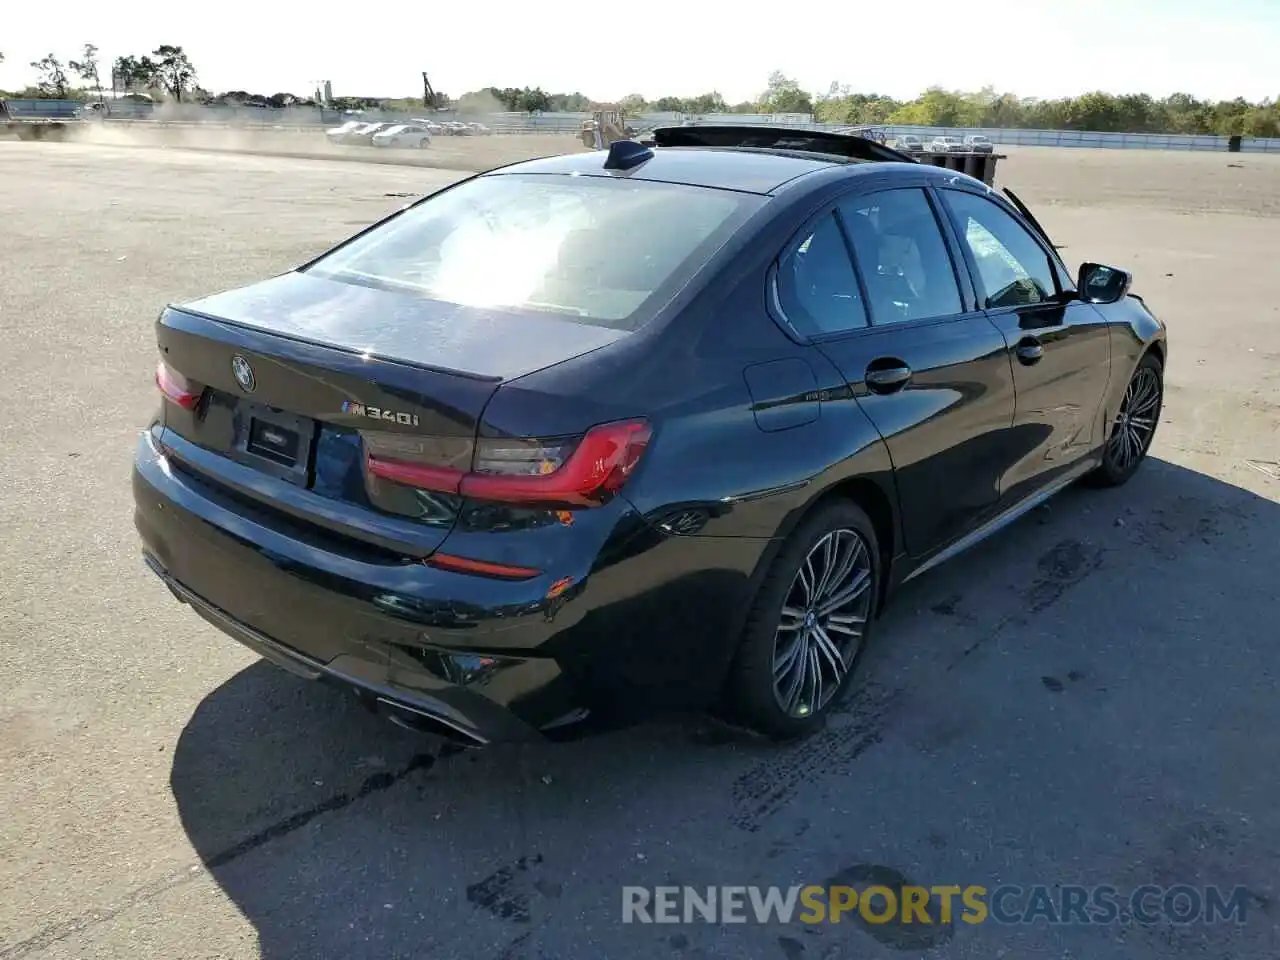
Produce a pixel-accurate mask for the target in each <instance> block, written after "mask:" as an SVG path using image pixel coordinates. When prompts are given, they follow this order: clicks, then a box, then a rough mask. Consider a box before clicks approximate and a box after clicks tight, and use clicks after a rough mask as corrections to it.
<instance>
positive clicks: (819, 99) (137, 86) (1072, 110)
mask: <svg viewBox="0 0 1280 960" xmlns="http://www.w3.org/2000/svg"><path fill="white" fill-rule="evenodd" d="M3 59H4V55H3V53H0V61H3ZM31 68H32V69H33V70H34V71H35V72H36V78H37V79H36V83H35V84H34V85H33V86H31V87H28V88H27V89H26V90H23V91H19V92H18V93H17V94H16V95H17V96H36V97H53V98H60V99H88V98H89V97H91V96H93V95H94V94H95V93H96V94H98V95H100V94H101V92H102V89H103V79H102V77H101V76H100V73H99V67H98V48H97V47H96V46H94V45H93V44H91V43H89V44H85V45H84V48H83V51H82V53H81V55H80V57H79V58H77V59H75V60H68V61H67V62H66V63H65V64H64V63H63V62H62V61H60V60H59V59H58V58H57V57H55V56H54V55H53V54H52V53H50V54H49V55H47V56H45V57H43V58H41V59H40V60H35V61H32V63H31ZM72 77H75V78H77V79H78V80H79V81H80V86H76V85H73V83H72ZM107 82H108V84H109V86H110V88H111V89H112V90H113V91H115V92H116V93H117V94H126V95H127V94H135V95H143V96H146V97H148V98H150V99H172V100H176V101H179V102H184V101H187V102H196V103H236V104H243V105H247V106H259V107H285V106H292V105H295V104H307V105H314V104H316V103H317V102H318V101H319V100H320V92H319V91H316V92H315V94H314V96H305V97H299V96H295V95H293V94H291V93H275V94H271V95H270V96H263V95H259V94H251V93H248V92H246V91H243V90H232V91H229V92H226V93H223V94H219V95H217V96H214V95H213V94H211V93H209V92H208V91H207V90H204V89H202V88H201V87H200V86H199V82H198V79H197V74H196V69H195V67H194V65H193V64H192V63H191V60H190V58H189V57H188V56H187V54H186V53H185V52H184V51H183V49H182V47H180V46H174V45H169V44H162V45H161V46H159V47H157V48H156V49H155V50H153V51H152V52H151V53H149V54H142V55H126V56H121V57H117V58H116V59H115V61H114V62H113V63H112V65H111V72H110V75H109V76H108V77H107ZM330 106H332V107H334V108H336V109H357V108H372V107H383V108H391V109H404V110H412V109H414V108H415V107H418V106H423V107H429V108H450V109H454V110H458V111H460V112H463V113H467V112H470V113H486V112H495V111H502V110H505V111H510V112H516V113H536V112H546V113H552V112H564V113H577V112H582V111H588V110H593V109H597V108H607V109H618V110H621V111H623V112H624V113H626V114H628V115H636V114H642V113H684V114H711V113H742V114H749V113H794V114H804V115H812V116H814V117H815V118H816V119H817V120H820V121H826V122H831V123H842V124H849V125H851V126H852V125H861V124H867V125H877V124H886V125H912V126H929V127H995V128H1011V129H1026V130H1096V131H1101V132H1117V133H1172V134H1217V135H1219V136H1234V135H1241V136H1246V137H1276V136H1280V103H1278V102H1277V101H1276V100H1270V99H1269V100H1263V101H1261V102H1258V103H1252V102H1250V101H1248V100H1245V99H1244V98H1243V97H1237V98H1235V99H1234V100H1220V101H1210V100H1200V99H1198V98H1196V97H1194V96H1192V95H1191V94H1187V93H1175V94H1171V95H1170V96H1167V97H1161V98H1156V97H1153V96H1151V95H1149V94H1145V93H1133V94H1112V93H1103V92H1092V93H1084V94H1081V95H1080V96H1077V97H1063V98H1059V99H1048V100H1045V99H1037V98H1032V97H1018V96H1016V95H1014V94H1011V93H997V92H996V90H995V89H994V88H992V87H986V88H984V89H982V90H979V91H977V92H974V93H966V92H962V91H955V90H945V89H943V88H941V87H930V88H929V89H928V90H926V91H925V92H924V93H922V94H921V95H920V96H918V97H916V98H915V99H913V100H897V99H895V98H893V97H890V96H887V95H885V94H878V93H860V92H855V91H854V90H853V89H852V88H851V87H850V86H848V85H847V84H839V83H832V84H831V85H830V87H829V88H828V89H827V90H826V92H825V93H821V94H814V93H810V92H808V91H806V90H804V89H803V88H802V87H801V86H800V84H799V83H798V82H797V81H796V80H794V79H792V78H790V77H787V76H785V75H784V74H783V73H781V72H779V71H774V72H773V73H772V74H770V75H769V79H768V83H767V86H766V88H765V90H764V91H763V92H762V93H761V94H760V95H759V96H758V97H757V98H756V99H754V100H749V101H743V102H740V103H733V104H730V103H727V102H726V101H725V99H724V97H723V96H721V94H720V93H718V92H716V91H711V92H710V93H703V94H699V95H698V96H694V97H677V96H666V97H659V98H658V99H656V100H649V99H647V98H646V97H645V96H644V95H642V94H639V93H633V94H631V95H629V96H626V97H623V98H622V99H621V100H620V101H618V102H616V103H601V102H599V101H596V100H593V99H592V98H591V97H589V96H587V95H586V94H583V93H578V92H575V93H551V92H548V91H546V90H543V89H542V88H541V87H484V88H482V89H480V90H473V91H470V92H468V93H464V94H463V95H462V96H460V97H459V98H457V99H456V100H451V99H450V98H449V97H448V96H447V95H446V94H437V95H436V100H435V102H433V103H431V104H426V103H424V102H423V100H422V99H421V98H418V99H414V98H402V99H397V100H377V99H368V98H351V97H348V98H338V99H335V100H334V101H332V102H331V103H330Z"/></svg>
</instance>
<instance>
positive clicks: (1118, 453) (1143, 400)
mask: <svg viewBox="0 0 1280 960" xmlns="http://www.w3.org/2000/svg"><path fill="white" fill-rule="evenodd" d="M1163 407H1164V366H1163V365H1162V364H1161V363H1160V359H1159V357H1157V356H1156V355H1155V354H1154V353H1148V354H1147V355H1146V356H1144V357H1143V358H1142V359H1141V360H1139V361H1138V365H1137V367H1135V368H1134V371H1133V376H1132V377H1130V378H1129V385H1128V386H1127V387H1125V391H1124V398H1123V399H1122V400H1121V402H1120V409H1119V410H1118V411H1117V412H1116V417H1115V420H1113V421H1112V423H1111V431H1110V433H1108V435H1107V442H1106V445H1105V446H1104V447H1103V448H1102V463H1101V464H1099V465H1098V467H1097V468H1096V469H1094V470H1093V471H1092V472H1090V473H1088V474H1087V475H1086V476H1085V478H1084V480H1085V482H1086V483H1087V484H1088V485H1089V486H1091V487H1118V486H1121V485H1122V484H1125V483H1128V482H1129V478H1130V477H1132V476H1133V475H1134V474H1135V473H1137V472H1138V467H1140V466H1142V461H1143V460H1145V459H1146V458H1147V451H1148V450H1150V449H1151V441H1152V440H1154V439H1155V435H1156V428H1157V427H1158V426H1159V424H1160V411H1161V409H1162V408H1163Z"/></svg>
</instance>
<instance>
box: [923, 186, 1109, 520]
mask: <svg viewBox="0 0 1280 960" xmlns="http://www.w3.org/2000/svg"><path fill="white" fill-rule="evenodd" d="M939 193H940V195H941V196H942V197H943V198H944V201H945V204H946V206H947V208H948V209H949V210H950V212H951V216H952V219H953V222H954V224H955V228H956V231H957V233H958V234H959V237H960V243H961V247H962V248H963V250H964V253H965V257H966V260H967V261H968V265H969V268H970V271H971V273H972V275H973V282H974V285H975V286H976V287H977V291H978V296H979V298H980V303H981V305H982V306H983V307H984V308H985V309H986V311H987V316H989V317H990V318H991V322H992V323H994V324H995V325H996V326H997V327H998V328H999V329H1000V332H1001V334H1002V335H1003V336H1004V340H1005V346H1006V349H1007V350H1008V351H1009V358H1010V363H1011V366H1012V369H1013V379H1014V386H1015V388H1016V392H1017V408H1016V413H1015V415H1014V427H1015V433H1017V434H1019V435H1020V436H1021V437H1023V439H1024V440H1025V446H1024V449H1023V450H1022V451H1021V453H1020V455H1019V456H1018V457H1016V459H1015V460H1014V461H1013V462H1012V463H1011V464H1010V465H1009V467H1008V469H1007V470H1006V472H1005V474H1004V476H1003V477H1002V478H1001V484H1000V485H1001V492H1002V494H1003V497H1004V499H1005V500H1006V501H1017V500H1020V499H1022V497H1024V496H1025V495H1027V494H1028V493H1031V492H1032V491H1034V490H1036V489H1038V488H1040V487H1042V486H1045V485H1047V484H1050V483H1052V482H1053V481H1054V480H1056V479H1058V478H1060V477H1062V475H1063V474H1065V473H1067V472H1069V471H1070V470H1071V469H1072V468H1073V467H1076V466H1078V465H1079V463H1080V460H1081V458H1082V457H1084V456H1086V455H1088V454H1089V453H1090V452H1091V451H1092V450H1094V449H1095V448H1096V447H1097V446H1098V444H1099V443H1101V442H1102V439H1103V434H1102V431H1103V430H1104V429H1105V425H1104V424H1103V422H1102V417H1103V412H1102V403H1103V398H1104V396H1105V394H1106V387H1107V380H1108V378H1109V376H1110V369H1111V345H1110V335H1109V332H1108V327H1107V321H1106V319H1105V318H1104V317H1103V316H1102V313H1101V312H1100V311H1098V310H1097V309H1095V308H1094V307H1093V306H1091V305H1090V304H1087V303H1082V302H1081V301H1079V300H1078V299H1073V298H1071V297H1070V296H1069V295H1068V296H1064V293H1066V294H1069V292H1070V287H1069V285H1070V278H1069V277H1068V276H1067V274H1066V270H1065V269H1064V268H1063V267H1062V265H1061V263H1060V262H1059V261H1058V259H1057V257H1056V255H1055V254H1054V253H1053V252H1052V251H1051V250H1049V249H1048V248H1046V246H1045V245H1044V243H1043V242H1042V241H1041V239H1040V238H1039V237H1038V236H1036V234H1034V233H1033V232H1032V231H1031V230H1030V229H1028V228H1027V227H1026V226H1024V225H1023V224H1022V223H1021V222H1020V221H1019V220H1018V219H1017V217H1016V216H1015V215H1014V214H1013V213H1012V212H1011V211H1010V210H1008V209H1006V208H1005V207H1004V206H1003V205H1002V204H1000V203H997V202H995V201H993V200H991V199H989V198H988V197H986V196H981V195H979V194H977V193H975V192H971V191H968V190H963V189H958V188H950V187H949V188H946V189H942V190H940V191H939Z"/></svg>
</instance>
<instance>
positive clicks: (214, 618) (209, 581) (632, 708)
mask: <svg viewBox="0 0 1280 960" xmlns="http://www.w3.org/2000/svg"><path fill="white" fill-rule="evenodd" d="M133 490H134V500H135V523H136V526H137V529H138V532H139V534H140V536H141V539H142V543H143V553H144V557H145V559H146V562H147V563H148V565H149V566H150V567H151V569H152V570H153V571H155V572H156V573H157V574H158V575H159V576H160V577H161V579H163V580H164V582H165V583H166V584H167V585H168V587H169V588H170V590H171V591H172V592H173V593H174V594H175V595H176V596H177V597H178V598H179V599H181V600H182V601H184V602H185V603H188V604H190V605H191V607H192V608H193V609H194V610H196V611H197V612H198V613H199V614H200V615H201V616H202V617H204V618H205V619H206V620H208V621H209V622H210V623H212V624H213V625H215V626H217V627H218V628H219V629H220V630H222V631H223V632H225V633H227V634H229V635H230V636H232V637H233V638H235V639H236V640H238V641H240V642H241V643H243V644H245V645H246V646H248V647H250V648H251V649H253V650H254V651H256V652H257V653H259V654H261V655H262V656H264V657H266V658H267V659H269V660H271V661H274V662H275V663H277V664H279V665H280V666H283V667H285V668H286V669H289V670H290V671H292V672H293V673H295V674H298V675H300V676H304V677H307V678H310V679H327V680H331V681H336V682H339V683H341V684H344V685H346V686H348V687H350V688H353V689H354V690H356V691H357V692H358V693H360V694H362V695H363V696H364V697H365V698H366V700H367V701H368V702H370V703H371V704H374V705H377V706H379V707H380V708H382V709H384V710H387V711H388V712H390V713H392V715H393V716H398V717H399V719H401V720H402V721H413V725H417V726H422V727H426V728H428V729H435V730H436V731H437V732H440V733H444V734H447V735H451V736H453V737H454V738H455V739H460V740H463V741H467V742H471V743H475V744H484V743H489V742H494V741H512V740H530V739H539V738H541V737H547V736H557V737H558V736H564V735H569V734H571V733H572V732H573V731H575V730H579V729H587V728H589V727H590V726H592V725H593V722H594V721H604V722H609V721H611V720H617V719H620V718H630V716H633V715H634V714H635V713H636V712H641V713H644V712H649V711H650V710H651V709H653V708H655V707H658V708H660V707H663V706H687V705H692V704H696V703H702V702H705V700H706V699H707V697H709V696H711V695H713V694H714V691H715V690H716V689H718V687H719V684H720V682H721V680H722V673H723V670H724V669H725V668H727V664H728V659H729V656H730V654H731V649H732V648H731V646H729V645H728V641H729V639H730V636H731V633H732V631H731V622H732V621H733V616H734V614H736V613H737V612H739V611H741V609H742V607H743V604H742V598H743V591H744V590H746V589H747V588H748V580H749V579H750V575H751V572H752V571H753V569H754V568H755V566H756V561H757V559H758V558H759V556H760V555H761V552H762V551H763V549H764V547H765V545H766V543H767V541H755V540H750V539H744V538H732V540H731V541H730V539H729V538H723V539H722V538H702V537H670V536H662V535H660V534H659V533H657V532H656V531H653V530H652V529H651V528H649V527H647V526H643V530H642V531H641V532H640V533H639V534H637V535H636V536H634V537H632V538H630V539H629V540H627V541H626V542H625V543H624V544H622V545H621V549H620V551H619V555H618V556H615V557H613V558H612V559H611V560H610V561H609V562H607V563H599V562H597V563H596V564H595V569H594V571H593V572H592V573H591V575H590V577H589V578H588V579H587V580H586V581H585V582H583V583H581V584H577V585H575V586H574V587H573V588H572V589H570V590H567V591H565V592H563V593H561V594H557V595H555V596H554V597H549V596H548V595H547V589H546V585H545V584H539V583H531V582H506V581H484V584H483V585H484V588H485V590H486V594H485V596H486V597H487V599H486V600H485V601H484V602H478V601H477V600H476V599H475V597H476V586H477V584H476V580H477V578H475V577H472V576H470V575H466V574H459V573H452V572H447V571H443V570H437V569H434V568H431V567H428V566H426V565H425V564H423V563H420V562H410V561H408V560H406V561H404V562H386V561H385V560H379V561H361V560H358V559H353V558H352V557H350V556H339V555H337V554H334V553H332V552H330V551H329V550H327V549H326V547H325V546H324V545H323V544H320V545H317V544H315V543H308V542H306V539H305V537H303V536H299V535H296V534H294V535H291V534H290V531H289V530H287V529H283V530H282V529H275V528H273V527H271V526H269V525H267V524H265V523H264V522H262V521H260V519H258V518H257V517H255V516H254V515H252V514H250V513H245V512H244V511H243V510H238V509H237V506H236V503H235V502H234V501H231V500H228V499H227V498H226V497H224V496H223V495H222V492H221V491H220V490H219V489H218V488H217V487H216V486H209V485H208V484H206V483H204V482H203V481H202V480H201V478H200V477H198V476H194V475H192V474H190V473H189V472H187V471H186V470H184V469H182V467H181V464H180V463H178V462H177V461H174V460H172V459H171V458H170V457H168V456H166V455H165V453H164V452H163V450H162V448H161V447H160V445H159V442H158V441H157V438H156V435H155V434H153V433H152V432H151V431H146V432H144V433H143V434H142V436H141V437H140V439H139V443H138V448H137V453H136V456H135V462H134V472H133ZM637 522H639V521H638V518H637ZM588 566H590V564H588ZM458 578H463V579H464V580H465V581H467V582H461V581H460V580H459V579H458ZM464 597H465V598H467V599H465V600H464V599H463V598H464Z"/></svg>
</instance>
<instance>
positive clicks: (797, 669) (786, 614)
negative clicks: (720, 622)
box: [773, 529, 872, 719]
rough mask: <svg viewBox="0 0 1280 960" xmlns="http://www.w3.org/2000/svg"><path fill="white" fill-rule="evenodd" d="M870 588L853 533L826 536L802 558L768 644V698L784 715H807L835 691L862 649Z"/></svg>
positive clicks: (867, 564) (863, 548)
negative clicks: (770, 662) (770, 690)
mask: <svg viewBox="0 0 1280 960" xmlns="http://www.w3.org/2000/svg"><path fill="white" fill-rule="evenodd" d="M871 584H872V558H871V552H870V551H869V550H868V549H867V544H866V541H865V540H864V539H863V538H862V537H861V536H860V535H859V534H858V533H857V532H856V531H854V530H849V529H840V530H833V531H831V532H830V533H827V534H826V535H825V536H823V538H822V539H821V540H819V541H818V542H817V544H815V545H814V547H813V548H812V549H811V550H810V551H809V552H808V554H806V555H805V558H804V561H803V562H802V563H801V564H800V568H799V569H798V570H797V571H796V574H795V577H794V578H793V579H792V581H791V586H790V588H789V589H788V590H787V595H786V599H785V600H784V601H783V604H782V613H781V616H780V617H779V620H778V626H777V629H776V630H775V632H774V640H773V694H774V697H775V698H776V700H777V703H778V706H779V707H781V708H782V710H783V711H784V712H785V713H786V714H787V716H789V717H792V718H796V719H802V718H804V717H808V716H811V715H813V714H815V713H817V712H819V711H820V710H822V709H823V708H824V707H825V706H826V705H827V704H828V703H830V702H831V698H832V697H834V696H835V695H836V693H837V692H839V690H840V687H841V685H842V683H843V682H844V678H845V676H846V675H847V674H848V672H849V668H850V666H851V665H852V664H853V660H854V658H855V657H856V656H857V653H858V650H859V649H860V648H861V646H862V638H863V634H864V631H865V629H866V625H867V617H868V616H869V615H870V612H871V599H872V590H871Z"/></svg>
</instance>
